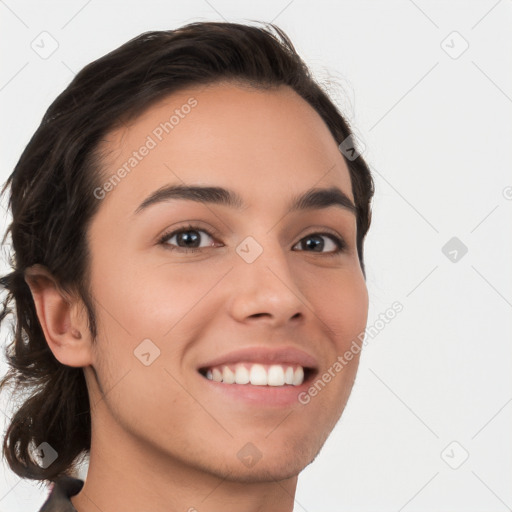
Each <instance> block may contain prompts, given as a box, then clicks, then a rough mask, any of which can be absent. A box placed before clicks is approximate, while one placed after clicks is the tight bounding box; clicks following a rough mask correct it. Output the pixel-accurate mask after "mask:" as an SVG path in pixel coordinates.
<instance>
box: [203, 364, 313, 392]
mask: <svg viewBox="0 0 512 512" xmlns="http://www.w3.org/2000/svg"><path fill="white" fill-rule="evenodd" d="M206 378H207V379H209V380H213V381H215V382H224V383H225V384H249V383H250V384H252V385H253V386H276V387H277V386H284V385H285V384H287V385H293V386H300V385H301V384H302V383H303V382H304V368H302V366H297V367H295V369H294V368H293V367H292V366H288V365H286V366H282V365H279V364H273V365H271V366H264V365H262V364H252V363H238V364H236V365H235V366H234V367H233V366H231V368H230V367H229V366H227V365H224V366H222V368H220V367H216V368H210V369H208V370H207V372H206Z"/></svg>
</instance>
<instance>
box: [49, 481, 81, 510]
mask: <svg viewBox="0 0 512 512" xmlns="http://www.w3.org/2000/svg"><path fill="white" fill-rule="evenodd" d="M83 486H84V481H83V480H80V479H79V478H74V477H72V476H61V477H60V478H58V479H57V480H55V482H54V483H53V484H52V487H51V488H50V494H49V495H48V498H47V499H46V501H45V502H44V503H43V506H42V507H41V508H40V509H39V512H76V509H75V507H73V504H72V503H71V500H70V499H69V498H70V497H71V496H74V495H75V494H78V493H79V492H80V490H81V489H82V487H83Z"/></svg>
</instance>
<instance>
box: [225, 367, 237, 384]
mask: <svg viewBox="0 0 512 512" xmlns="http://www.w3.org/2000/svg"><path fill="white" fill-rule="evenodd" d="M222 381H223V382H225V383H226V384H233V383H234V382H235V373H234V372H232V371H231V370H230V369H229V367H228V366H224V367H223V368H222Z"/></svg>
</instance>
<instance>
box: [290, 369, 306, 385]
mask: <svg viewBox="0 0 512 512" xmlns="http://www.w3.org/2000/svg"><path fill="white" fill-rule="evenodd" d="M303 382H304V370H303V368H302V366H299V367H298V368H297V369H296V370H295V372H294V374H293V385H294V386H300V385H301V384H302V383H303Z"/></svg>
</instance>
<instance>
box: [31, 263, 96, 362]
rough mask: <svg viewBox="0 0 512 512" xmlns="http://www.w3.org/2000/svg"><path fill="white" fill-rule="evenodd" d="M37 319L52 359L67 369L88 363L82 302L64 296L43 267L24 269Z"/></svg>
mask: <svg viewBox="0 0 512 512" xmlns="http://www.w3.org/2000/svg"><path fill="white" fill-rule="evenodd" d="M24 277H25V281H26V283H27V284H28V286H29V288H30V291H31V292H32V297H33V299H34V303H35V306H36V312H37V317H38V319H39V323H40V324H41V327H42V329H43V333H44V336H45V338H46V341H47V343H48V346H49V347H50V350H51V351H52V352H53V355H54V356H55V358H56V359H57V360H58V361H59V362H61V363H62V364H65V365H67V366H74V367H84V366H89V365H91V364H92V361H93V360H92V338H91V335H90V332H89V327H88V324H87V315H86V309H85V306H84V304H83V302H82V301H81V300H80V299H79V298H77V297H73V296H71V295H70V294H69V293H66V292H65V291H64V290H63V289H62V288H61V287H60V286H59V284H58V282H57V280H56V279H55V278H54V277H53V276H52V275H51V273H50V272H49V271H48V269H47V268H46V267H44V266H43V265H33V266H32V267H29V268H27V269H26V271H25V274H24Z"/></svg>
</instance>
